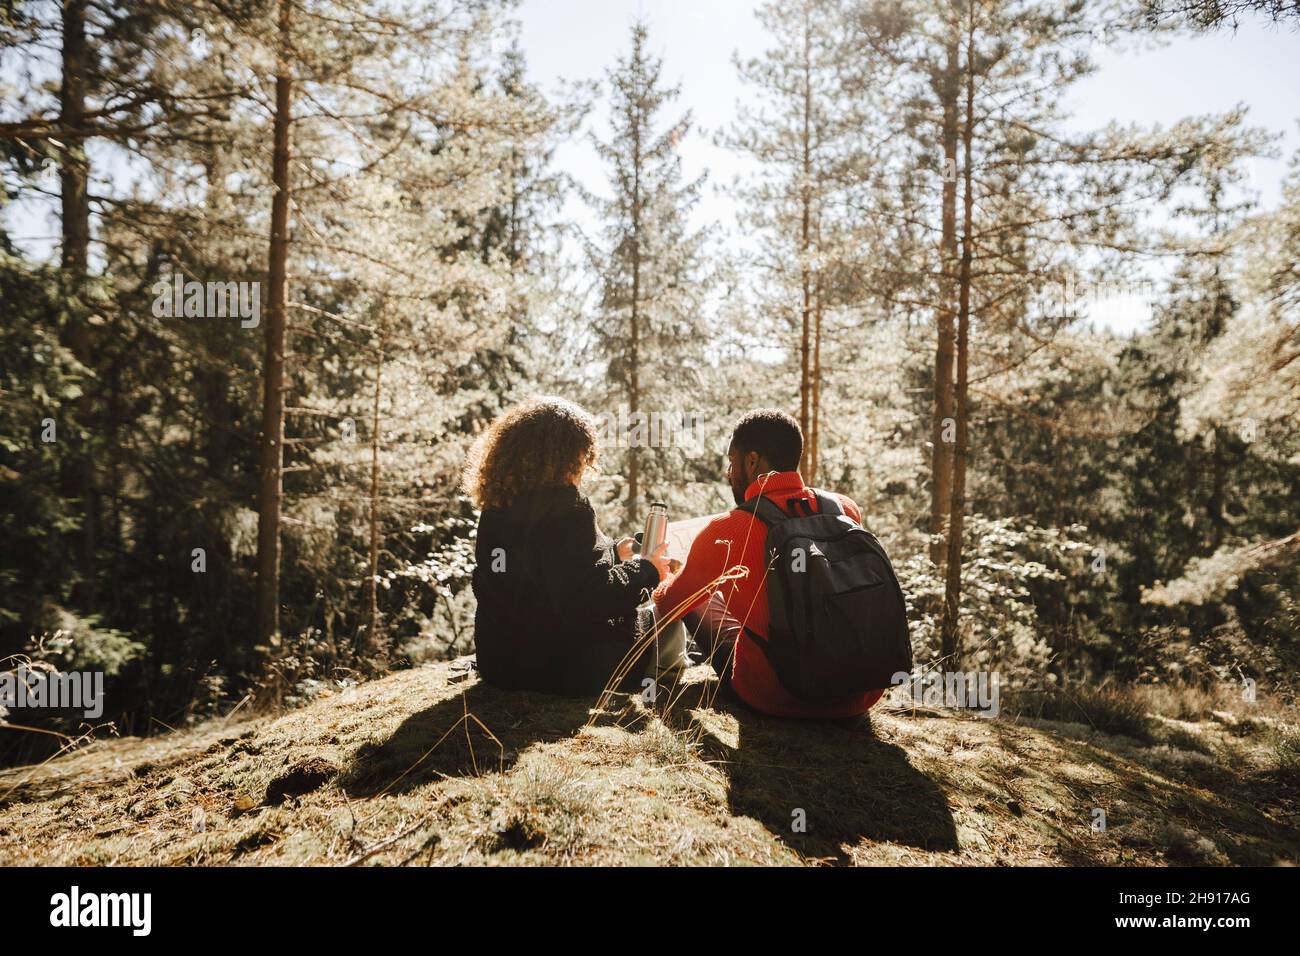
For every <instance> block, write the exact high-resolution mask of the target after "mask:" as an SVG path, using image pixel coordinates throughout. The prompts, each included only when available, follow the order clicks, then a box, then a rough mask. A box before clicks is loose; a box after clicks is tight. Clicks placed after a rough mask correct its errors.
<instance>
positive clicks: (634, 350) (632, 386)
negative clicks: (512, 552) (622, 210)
mask: <svg viewBox="0 0 1300 956" xmlns="http://www.w3.org/2000/svg"><path fill="white" fill-rule="evenodd" d="M643 122H644V120H643V117H642V114H641V110H640V109H639V108H637V109H636V110H635V115H634V116H633V122H632V315H631V324H632V327H631V329H630V333H631V335H630V338H631V345H630V348H629V352H628V358H629V368H628V412H629V414H630V416H631V425H632V428H633V429H634V431H633V435H634V436H640V435H644V434H646V433H647V432H646V430H644V429H641V430H637V423H636V416H637V412H638V411H639V410H640V408H641V163H642V159H641V133H642V129H641V124H642V123H643ZM639 442H640V438H636V440H633V441H629V442H628V449H627V520H628V524H629V525H632V526H635V525H636V521H637V514H638V508H637V503H638V499H639V497H640V494H641V489H640V480H641V449H640V448H639V447H638V445H639Z"/></svg>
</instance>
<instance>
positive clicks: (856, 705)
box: [654, 471, 884, 719]
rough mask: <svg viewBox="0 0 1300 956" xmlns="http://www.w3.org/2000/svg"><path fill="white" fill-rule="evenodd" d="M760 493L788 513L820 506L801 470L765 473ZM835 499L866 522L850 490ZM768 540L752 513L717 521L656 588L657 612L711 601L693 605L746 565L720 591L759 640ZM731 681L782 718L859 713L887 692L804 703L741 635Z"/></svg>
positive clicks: (764, 617)
mask: <svg viewBox="0 0 1300 956" xmlns="http://www.w3.org/2000/svg"><path fill="white" fill-rule="evenodd" d="M760 490H762V492H763V493H764V494H765V495H766V496H767V497H768V498H770V499H771V500H772V501H774V502H775V503H776V504H778V505H780V506H781V508H783V509H784V510H786V511H787V512H789V511H790V510H791V509H790V502H791V501H792V500H793V499H795V498H803V499H804V500H805V501H807V502H808V503H809V505H810V507H811V508H812V510H813V511H817V510H819V509H818V507H817V497H816V495H815V494H813V492H812V490H811V489H810V488H807V487H806V486H805V485H804V483H803V478H802V476H800V474H799V472H797V471H781V472H770V473H769V474H767V475H763V476H760V477H759V478H758V479H757V480H756V481H754V482H753V483H752V484H751V485H750V486H749V487H748V488H747V489H746V490H745V500H746V501H748V500H749V499H750V498H753V497H755V496H757V495H758V494H759V491H760ZM835 497H836V498H838V499H839V502H840V506H841V507H842V508H843V509H844V513H845V514H846V515H848V516H849V517H850V518H852V519H853V520H854V521H857V522H859V523H861V521H862V513H861V512H860V511H859V510H858V506H857V505H856V504H855V503H854V502H853V500H852V499H851V498H847V497H845V496H844V495H838V494H837V495H836V496H835ZM766 540H767V525H765V524H764V523H763V522H762V521H760V520H759V519H758V518H756V517H755V516H754V515H752V514H749V513H748V512H745V511H731V512H729V513H727V514H725V515H722V516H721V517H719V518H715V519H714V520H713V521H712V522H710V523H709V524H708V525H706V526H705V527H704V529H703V530H702V531H700V533H699V536H698V537H696V539H695V541H694V542H693V543H692V544H691V552H690V554H689V555H687V557H686V563H685V564H683V565H682V567H681V569H680V570H679V571H678V572H677V573H676V574H670V575H669V576H668V577H666V578H665V579H664V580H663V581H661V582H660V584H659V586H658V587H657V588H655V591H654V601H655V608H656V610H657V611H658V612H659V614H661V615H670V614H671V615H673V616H674V617H679V616H681V615H682V614H685V613H686V612H687V611H690V610H694V609H695V608H696V607H699V606H700V605H701V604H703V603H704V602H705V601H706V600H708V598H709V594H710V592H708V591H706V592H705V593H704V594H703V595H701V596H700V597H698V598H696V599H695V600H694V601H691V602H690V603H689V604H687V603H686V602H687V600H688V599H689V598H690V596H691V595H692V594H694V593H695V592H696V591H698V590H700V589H701V588H704V587H706V586H707V585H708V583H709V582H710V581H712V580H714V579H715V578H717V577H718V576H719V575H721V574H722V573H723V572H724V571H726V570H727V569H728V568H731V567H734V566H736V565H738V564H743V565H744V566H745V567H746V568H748V569H749V573H748V574H747V575H746V576H744V577H742V578H739V579H737V580H734V581H725V582H723V583H722V584H721V585H719V587H718V588H717V590H719V591H721V592H722V594H723V596H724V597H725V598H726V600H727V607H728V608H729V610H730V611H731V614H732V615H733V616H735V617H736V618H737V620H739V621H740V622H741V623H742V624H743V625H744V626H745V627H747V628H749V629H750V630H752V631H754V632H755V633H756V634H758V635H759V636H760V637H767V634H768V621H769V618H768V609H767V587H766V586H765V582H764V577H765V575H766V570H767V561H766V557H765V555H764V550H765V543H766ZM731 686H732V688H733V689H734V690H735V692H736V694H737V695H738V696H739V697H740V699H741V700H743V701H744V702H745V703H746V704H748V705H749V706H750V707H753V708H754V709H755V710H758V711H762V712H763V713H766V714H772V715H773V716H776V717H812V718H823V719H824V718H834V717H852V716H854V715H856V714H861V713H865V712H866V711H867V710H868V709H869V708H870V707H871V705H872V704H874V703H875V702H876V701H878V700H879V699H880V698H881V696H882V695H883V694H884V691H883V690H877V691H871V692H870V693H867V694H863V695H862V696H860V697H854V698H852V699H850V700H847V701H846V700H840V701H836V702H834V703H829V704H825V705H819V704H809V703H807V702H805V701H802V700H800V699H799V698H797V697H795V696H794V695H792V694H791V693H790V692H789V691H787V690H786V689H785V687H784V686H782V684H781V681H780V679H779V678H778V677H777V676H776V673H775V672H774V671H773V670H772V666H771V665H770V664H769V663H768V662H767V657H766V656H765V655H764V654H763V651H762V649H761V648H760V647H758V645H757V644H755V643H754V641H752V640H751V639H750V638H749V637H748V636H747V635H742V636H741V638H740V640H739V641H737V643H736V654H735V658H734V661H733V665H732V671H731Z"/></svg>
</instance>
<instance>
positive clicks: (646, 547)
mask: <svg viewBox="0 0 1300 956" xmlns="http://www.w3.org/2000/svg"><path fill="white" fill-rule="evenodd" d="M667 535H668V506H667V505H666V504H664V503H663V502H662V501H655V502H652V503H651V505H650V513H649V514H648V515H646V518H645V531H643V532H642V533H641V557H643V558H647V559H648V558H650V557H651V556H653V555H654V553H655V551H657V550H658V549H659V546H660V545H661V544H663V543H664V538H665V537H667Z"/></svg>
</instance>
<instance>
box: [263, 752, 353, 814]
mask: <svg viewBox="0 0 1300 956" xmlns="http://www.w3.org/2000/svg"><path fill="white" fill-rule="evenodd" d="M338 772H339V768H338V767H337V766H335V765H334V764H332V763H330V762H329V761H328V760H323V759H321V758H320V757H309V758H307V759H306V760H300V761H298V762H297V763H295V764H294V765H293V766H291V767H290V768H289V769H288V770H286V771H285V772H284V773H282V774H280V775H279V776H278V777H276V778H274V779H273V780H272V781H271V782H270V783H269V784H267V786H266V800H265V802H266V803H268V804H270V805H272V806H274V805H276V804H280V803H284V801H285V799H286V798H288V797H301V796H303V795H304V794H307V793H311V792H312V791H313V790H319V789H320V788H321V787H323V786H325V784H327V783H329V782H330V780H332V779H333V778H334V777H335V775H337V774H338Z"/></svg>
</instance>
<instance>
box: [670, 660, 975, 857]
mask: <svg viewBox="0 0 1300 956" xmlns="http://www.w3.org/2000/svg"><path fill="white" fill-rule="evenodd" d="M716 688H717V685H716V683H714V682H712V681H708V682H701V683H699V684H695V685H688V686H686V687H683V688H681V690H680V697H679V699H678V700H676V701H675V703H674V705H673V707H672V709H671V711H670V713H669V716H668V720H669V721H670V722H671V723H673V724H674V725H675V726H677V727H679V728H681V727H683V726H684V725H686V724H688V723H689V721H690V711H691V710H692V708H694V707H697V706H699V705H700V704H701V703H709V702H710V701H712V706H713V708H714V709H715V710H717V711H719V712H720V713H726V714H730V715H731V716H732V717H734V718H735V720H736V724H737V726H738V734H737V746H735V747H731V746H730V745H729V744H728V743H727V742H724V741H723V740H722V739H721V738H719V737H716V736H713V735H711V734H708V733H705V734H704V736H703V737H702V739H701V745H702V748H703V751H704V756H705V759H710V760H714V761H716V762H717V763H718V765H719V766H720V767H721V769H722V770H723V772H724V773H725V774H726V776H727V781H728V803H729V807H730V810H731V813H732V814H733V815H735V816H749V817H753V818H754V819H756V820H758V821H759V822H760V823H762V824H763V826H764V827H765V828H766V829H767V830H768V832H769V833H771V834H772V835H773V836H774V837H776V838H777V839H779V840H780V841H781V842H783V843H784V844H785V845H787V846H789V847H791V848H792V849H794V850H796V851H798V852H799V853H801V854H803V855H805V856H808V857H815V858H818V859H822V860H827V861H830V862H838V863H847V862H849V861H850V854H849V852H848V849H849V848H852V847H854V846H856V845H858V844H859V843H861V842H862V841H863V840H867V841H872V842H889V843H898V844H903V845H906V846H911V847H916V848H918V849H922V850H928V851H938V852H952V851H956V850H957V849H958V842H957V828H956V824H955V822H954V821H953V817H952V813H951V811H950V809H949V807H948V800H947V797H946V796H945V794H944V792H943V790H942V789H941V788H940V787H939V786H938V785H937V784H936V783H935V782H934V781H933V780H931V779H930V778H929V777H927V776H926V775H925V774H923V773H921V772H920V771H918V770H917V769H916V768H915V767H913V766H912V764H911V762H910V761H909V760H908V756H907V752H906V751H905V750H903V749H902V748H901V747H898V746H896V745H894V744H890V743H886V742H885V741H882V740H880V739H879V738H877V737H876V736H875V734H874V733H873V732H872V729H871V721H870V719H869V718H870V715H866V716H864V717H861V718H857V719H854V720H850V721H807V720H783V719H780V718H776V717H767V716H765V715H763V714H760V713H758V712H756V711H753V710H750V709H749V708H748V707H746V706H745V705H744V704H742V703H740V701H739V700H737V699H736V698H734V697H732V696H729V695H726V694H725V693H723V694H719V693H717V690H716Z"/></svg>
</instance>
